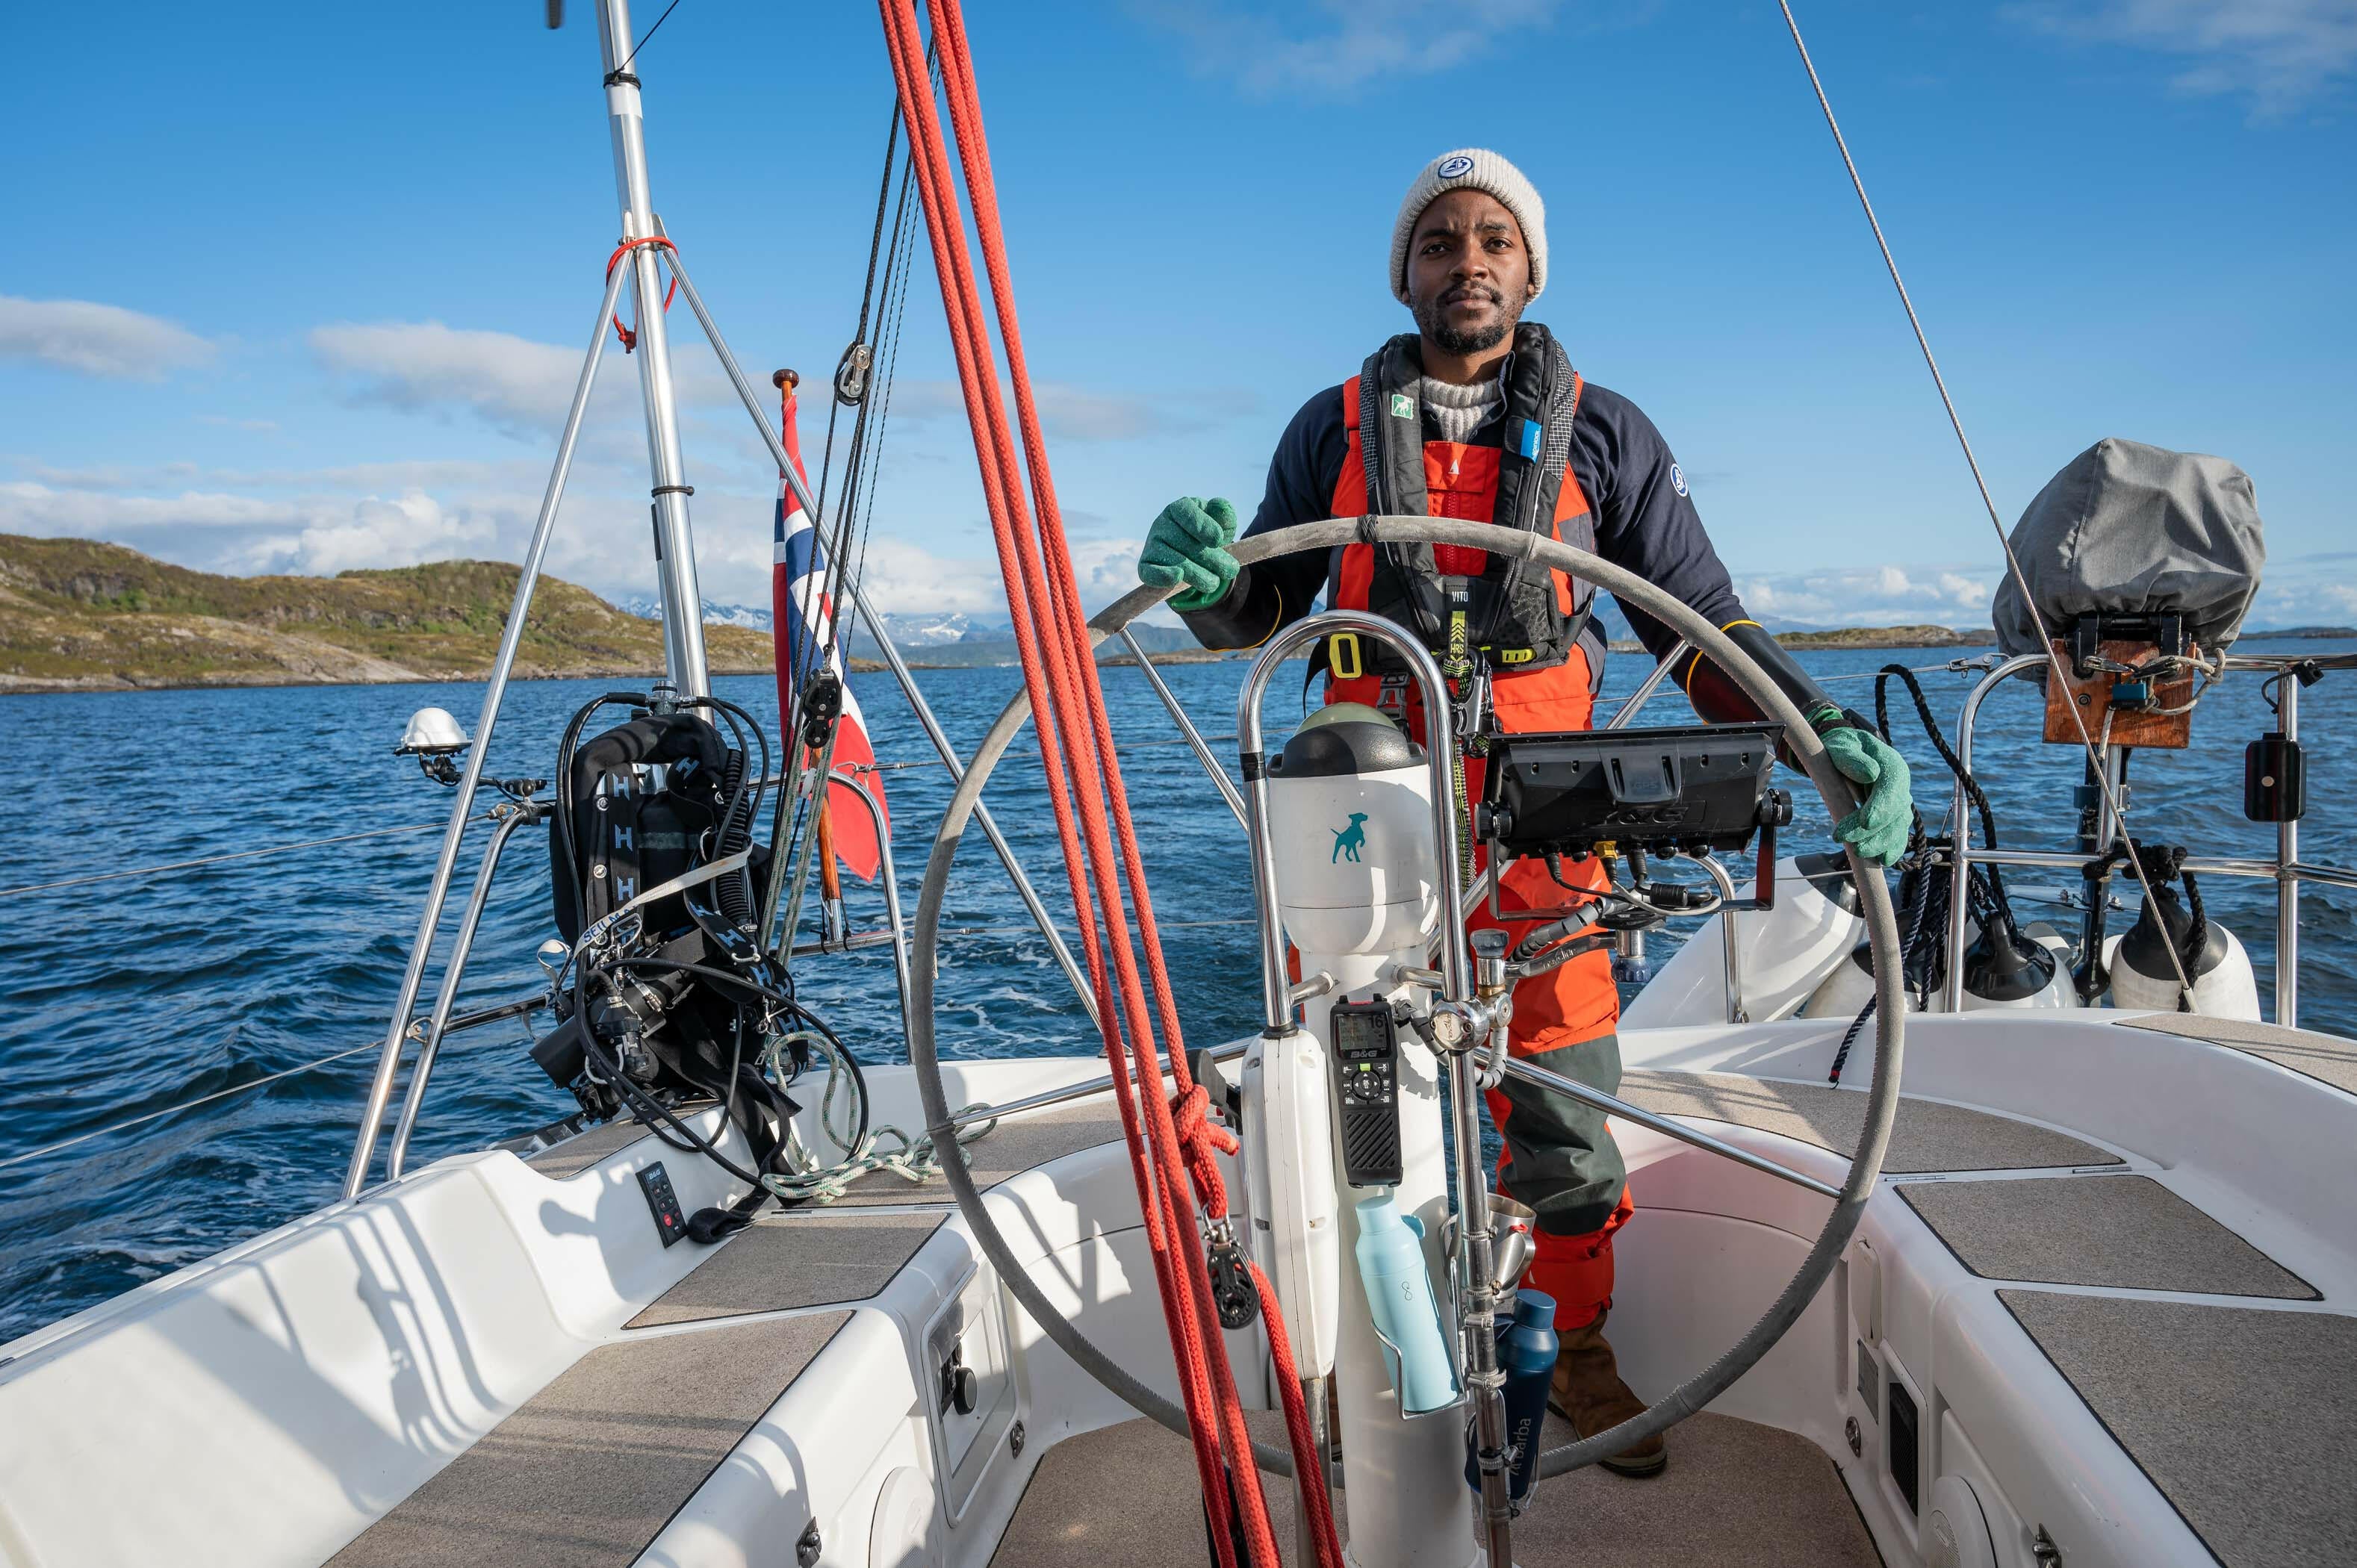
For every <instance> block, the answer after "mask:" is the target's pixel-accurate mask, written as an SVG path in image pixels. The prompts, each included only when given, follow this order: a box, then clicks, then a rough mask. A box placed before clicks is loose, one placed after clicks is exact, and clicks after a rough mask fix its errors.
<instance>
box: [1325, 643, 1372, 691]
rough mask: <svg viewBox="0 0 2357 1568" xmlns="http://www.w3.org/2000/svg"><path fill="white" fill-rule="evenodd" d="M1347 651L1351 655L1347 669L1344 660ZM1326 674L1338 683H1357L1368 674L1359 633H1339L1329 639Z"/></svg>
mask: <svg viewBox="0 0 2357 1568" xmlns="http://www.w3.org/2000/svg"><path fill="white" fill-rule="evenodd" d="M1346 651H1347V652H1348V653H1349V655H1350V658H1349V660H1348V662H1347V667H1346V664H1345V660H1344V659H1343V654H1344V653H1345V652H1346ZM1326 672H1327V673H1328V674H1329V675H1331V676H1332V677H1333V678H1334V679H1335V680H1337V681H1356V680H1357V679H1359V677H1361V675H1363V674H1365V673H1366V665H1365V663H1364V662H1363V660H1362V659H1361V653H1360V649H1359V634H1358V633H1357V632H1355V631H1338V632H1335V633H1334V634H1333V635H1332V636H1330V637H1329V638H1327V639H1326Z"/></svg>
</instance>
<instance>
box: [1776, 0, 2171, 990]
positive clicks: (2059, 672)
mask: <svg viewBox="0 0 2357 1568" xmlns="http://www.w3.org/2000/svg"><path fill="white" fill-rule="evenodd" d="M1776 4H1777V5H1778V6H1779V7H1780V8H1781V10H1782V11H1783V13H1784V26H1785V27H1786V28H1787V29H1788V30H1790V31H1791V33H1792V47H1793V48H1795V49H1797V50H1799V51H1800V55H1801V67H1802V69H1803V70H1806V71H1807V72H1808V73H1809V85H1810V87H1812V88H1813V89H1814V90H1815V91H1816V95H1817V107H1818V108H1820V109H1822V110H1824V115H1825V127H1826V129H1828V130H1830V131H1832V132H1833V134H1834V145H1835V147H1837V148H1839V149H1840V151H1841V159H1842V166H1843V167H1844V168H1846V169H1847V170H1848V171H1849V183H1850V187H1851V188H1852V189H1854V190H1856V191H1857V204H1858V206H1859V207H1860V208H1862V209H1865V212H1866V222H1867V227H1868V228H1869V229H1872V230H1873V231H1874V242H1875V245H1876V246H1877V247H1878V249H1879V250H1880V251H1881V252H1882V264H1883V266H1884V267H1885V268H1887V269H1888V270H1889V273H1890V284H1891V286H1892V287H1893V288H1895V289H1897V290H1898V291H1899V303H1900V306H1903V307H1904V308H1905V310H1906V312H1907V324H1908V325H1909V326H1910V327H1911V328H1914V330H1915V346H1916V347H1917V348H1918V349H1921V350H1922V352H1923V363H1924V365H1925V366H1926V367H1927V368H1928V369H1929V370H1930V371H1931V372H1932V385H1933V386H1934V387H1936V388H1938V389H1939V392H1940V405H1941V406H1942V407H1943V408H1944V409H1946V410H1947V411H1948V424H1949V426H1950V427H1951V428H1952V429H1953V430H1954V431H1955V433H1956V445H1957V446H1961V447H1962V448H1964V464H1965V466H1966V467H1969V468H1971V469H1972V471H1973V483H1974V484H1975V486H1976V487H1978V488H1979V490H1980V493H1981V505H1982V506H1983V507H1984V508H1985V509H1986V510H1987V512H1988V520H1989V526H1990V527H1991V528H1993V529H1995V530H1996V542H1997V547H1998V548H1999V549H2001V550H2003V551H2004V552H2005V566H2006V572H2007V575H2009V576H2011V577H2012V579H2013V585H2014V590H2015V591H2016V592H2017V593H2018V594H2020V596H2021V602H2022V605H2023V607H2026V608H2027V609H2028V610H2029V619H2030V624H2031V625H2032V626H2033V627H2034V628H2036V629H2037V632H2038V644H2039V647H2040V649H2041V650H2044V652H2045V655H2046V662H2047V666H2048V670H2049V671H2050V679H2052V680H2055V681H2067V680H2068V676H2067V675H2066V673H2065V672H2064V671H2063V668H2062V656H2061V654H2059V653H2057V652H2056V651H2055V650H2054V639H2053V637H2052V635H2051V634H2050V632H2049V631H2048V629H2047V626H2046V617H2045V616H2044V615H2043V614H2042V613H2041V612H2040V610H2039V608H2038V601H2037V600H2036V599H2035V598H2033V597H2032V596H2030V592H2029V576H2028V575H2026V574H2025V573H2024V572H2023V571H2022V569H2021V561H2020V558H2019V557H2018V556H2016V555H2015V554H2014V553H2013V541H2012V540H2010V539H2008V538H2007V537H2006V532H2005V520H2004V519H2003V518H2001V517H1999V516H1998V515H1997V510H1996V499H1995V498H1993V497H1992V496H1991V495H1990V494H1989V488H1988V480H1987V479H1986V478H1985V477H1983V475H1982V473H1981V465H1980V459H1979V458H1977V457H1975V456H1974V455H1973V444H1972V442H1971V440H1970V439H1968V438H1967V437H1966V436H1965V435H1964V420H1963V418H1962V417H1961V416H1959V415H1958V414H1957V413H1956V403H1955V399H1953V398H1952V397H1950V396H1949V395H1948V382H1947V378H1945V377H1944V376H1943V375H1941V374H1940V361H1939V360H1936V359H1934V358H1933V357H1932V340H1931V339H1930V338H1927V337H1925V336H1924V333H1923V322H1922V318H1921V317H1919V316H1917V315H1916V314H1915V301H1914V300H1913V299H1912V298H1911V297H1910V296H1909V295H1908V293H1907V281H1906V279H1904V278H1902V277H1900V275H1899V261H1898V258H1897V257H1895V256H1893V255H1892V254H1891V253H1890V242H1889V240H1887V239H1885V238H1884V237H1883V233H1882V221H1881V220H1880V219H1878V218H1877V217H1876V216H1875V215H1874V203H1873V202H1872V201H1871V200H1869V199H1867V194H1866V180H1865V178H1864V177H1861V176H1860V175H1859V174H1858V172H1857V159H1856V158H1853V157H1852V156H1850V151H1849V139H1848V138H1847V137H1846V136H1844V135H1843V134H1842V128H1841V123H1840V122H1839V121H1838V120H1836V119H1835V118H1834V106H1833V101H1832V100H1831V99H1829V98H1827V97H1826V96H1825V84H1824V81H1821V80H1819V79H1818V76H1817V66H1816V62H1815V61H1814V60H1813V59H1810V58H1809V46H1808V44H1807V43H1806V42H1805V41H1804V40H1803V38H1802V37H1801V23H1800V20H1799V18H1797V17H1796V16H1793V15H1792V0H1776ZM2062 707H2063V712H2065V713H2067V714H2070V715H2071V724H2072V727H2073V728H2074V729H2076V730H2077V731H2078V732H2079V745H2080V746H2081V748H2082V749H2083V750H2084V751H2085V752H2086V754H2087V771H2088V776H2089V778H2090V779H2093V782H2094V784H2095V787H2096V788H2097V789H2100V790H2102V791H2103V796H2104V805H2105V806H2107V807H2108V808H2109V809H2110V811H2111V813H2112V820H2113V821H2114V822H2116V823H2117V824H2118V825H2119V832H2120V836H2121V837H2122V838H2125V839H2128V840H2129V841H2130V842H2131V843H2133V842H2134V835H2133V834H2132V833H2131V832H2129V830H2128V811H2127V802H2126V801H2125V800H2122V799H2121V798H2120V791H2118V790H2116V789H2113V788H2112V781H2111V778H2110V776H2109V773H2108V772H2107V770H2106V769H2105V768H2104V758H2103V752H2104V750H2105V749H2108V740H2109V736H2108V721H2107V733H2106V746H2104V747H2098V746H2096V744H2095V739H2094V737H2093V736H2091V735H2089V734H2088V733H2087V720H2086V715H2085V714H2082V713H2080V711H2079V709H2078V707H2077V705H2076V704H2075V703H2064V704H2063V705H2062ZM2128 864H2129V865H2130V866H2131V867H2133V868H2134V870H2135V872H2136V881H2137V882H2138V883H2139V884H2141V885H2142V886H2143V888H2144V894H2145V897H2147V898H2150V897H2152V896H2153V892H2152V879H2151V877H2150V876H2149V875H2147V873H2146V871H2145V867H2144V863H2143V862H2142V861H2141V860H2140V859H2135V858H2131V859H2130V861H2129V863H2128ZM2169 964H2170V966H2171V967H2172V968H2174V969H2175V970H2176V971H2177V983H2178V985H2179V987H2180V988H2181V989H2182V990H2183V991H2184V992H2186V993H2191V991H2192V989H2193V982H2192V980H2191V979H2190V977H2189V976H2188V975H2187V974H2186V972H2185V965H2184V964H2183V963H2182V962H2181V961H2179V959H2178V956H2177V954H2176V953H2174V952H2171V953H2170V954H2169Z"/></svg>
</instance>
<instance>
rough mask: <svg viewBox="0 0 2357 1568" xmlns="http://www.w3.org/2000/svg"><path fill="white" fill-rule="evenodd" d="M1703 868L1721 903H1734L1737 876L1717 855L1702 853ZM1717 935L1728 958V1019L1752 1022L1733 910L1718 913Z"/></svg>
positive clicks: (1736, 1021)
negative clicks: (1713, 884) (1714, 885)
mask: <svg viewBox="0 0 2357 1568" xmlns="http://www.w3.org/2000/svg"><path fill="white" fill-rule="evenodd" d="M1702 868H1703V869H1704V870H1705V871H1706V872H1708V873H1710V879H1711V880H1712V881H1713V882H1716V883H1717V884H1718V897H1719V900H1720V902H1722V903H1725V904H1732V903H1734V902H1735V877H1734V875H1732V874H1731V873H1729V872H1728V870H1727V867H1725V866H1723V865H1719V864H1718V857H1717V855H1710V854H1706V855H1704V856H1702ZM1718 937H1719V947H1720V949H1721V950H1723V952H1724V954H1725V956H1726V959H1727V1022H1728V1023H1730V1024H1749V1022H1751V1013H1750V1010H1749V1009H1748V1008H1746V1007H1745V1006H1744V1005H1743V950H1742V948H1741V946H1740V945H1739V944H1738V941H1737V940H1736V935H1735V911H1734V910H1732V909H1721V910H1720V911H1719V912H1718Z"/></svg>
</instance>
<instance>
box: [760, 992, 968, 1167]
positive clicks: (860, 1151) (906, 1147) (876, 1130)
mask: <svg viewBox="0 0 2357 1568" xmlns="http://www.w3.org/2000/svg"><path fill="white" fill-rule="evenodd" d="M797 1045H800V1046H803V1047H813V1048H815V1049H816V1051H817V1052H818V1054H819V1055H821V1056H823V1057H824V1058H826V1061H827V1072H826V1090H825V1092H824V1093H823V1094H822V1095H821V1096H820V1098H819V1108H818V1124H819V1131H820V1132H821V1133H823V1134H825V1137H826V1140H827V1142H828V1143H831V1144H834V1147H835V1152H836V1153H837V1154H839V1155H842V1158H840V1159H839V1160H837V1161H836V1162H835V1163H834V1164H833V1165H820V1164H819V1163H818V1161H819V1160H820V1158H821V1157H822V1156H821V1155H819V1154H818V1153H817V1152H816V1151H815V1150H813V1149H812V1148H811V1147H810V1146H809V1145H808V1144H804V1143H803V1142H802V1131H801V1129H800V1128H799V1127H796V1126H794V1125H793V1124H791V1122H790V1123H788V1125H787V1128H786V1159H787V1161H788V1163H790V1164H791V1165H795V1166H797V1167H799V1168H797V1169H796V1171H795V1172H794V1174H793V1175H791V1176H763V1177H762V1178H761V1185H762V1186H763V1187H766V1188H767V1189H769V1191H770V1193H772V1194H774V1195H775V1196H776V1197H780V1198H781V1199H784V1200H785V1201H787V1202H790V1203H816V1204H822V1205H823V1204H829V1203H833V1202H834V1201H835V1200H836V1199H837V1198H840V1197H843V1195H844V1194H845V1193H846V1192H848V1191H849V1190H850V1189H851V1186H852V1184H853V1183H854V1182H856V1181H857V1180H858V1179H859V1178H860V1177H861V1176H866V1175H868V1174H870V1173H871V1172H875V1171H885V1172H888V1173H889V1174H891V1175H893V1176H899V1178H900V1179H901V1180H902V1181H905V1182H908V1183H909V1184H910V1185H911V1186H922V1185H923V1184H924V1183H926V1182H928V1181H931V1179H932V1177H933V1174H934V1173H935V1172H936V1171H938V1170H940V1169H941V1155H940V1153H939V1151H937V1150H936V1149H935V1148H934V1146H933V1141H932V1139H931V1136H929V1135H920V1136H917V1137H914V1138H912V1137H910V1136H909V1134H908V1133H905V1132H903V1131H902V1130H901V1129H899V1128H898V1127H894V1126H891V1125H889V1124H887V1125H885V1126H881V1127H871V1128H869V1129H868V1130H867V1132H866V1133H864V1134H862V1135H860V1136H859V1137H857V1138H856V1139H855V1138H854V1137H853V1136H852V1135H851V1133H850V1131H849V1125H850V1124H849V1123H848V1122H842V1123H838V1122H837V1119H836V1108H837V1104H838V1097H839V1096H840V1094H841V1091H842V1089H843V1086H844V1085H845V1084H847V1083H850V1082H851V1081H853V1080H852V1077H851V1072H850V1069H849V1066H848V1064H847V1063H846V1062H845V1060H844V1058H843V1056H842V1053H841V1052H840V1050H839V1049H838V1048H837V1047H836V1046H835V1044H834V1041H832V1040H830V1039H828V1038H827V1037H826V1036H824V1035H822V1034H819V1033H818V1032H817V1031H815V1030H811V1029H797V1030H793V1031H791V1032H790V1033H788V1034H783V1035H780V1036H777V1037H776V1038H775V1039H773V1040H771V1041H770V1043H769V1044H768V1045H767V1046H766V1047H763V1048H762V1058H763V1066H764V1067H765V1068H766V1069H768V1070H769V1072H770V1075H771V1077H772V1078H773V1079H776V1080H777V1081H780V1082H783V1081H785V1080H786V1075H785V1073H784V1072H783V1070H782V1069H781V1066H780V1061H781V1058H783V1057H784V1056H785V1055H786V1054H787V1053H788V1052H789V1051H791V1049H792V1048H793V1047H795V1046H797ZM986 1109H987V1107H986V1106H985V1105H984V1104H983V1103H982V1102H981V1101H976V1102H974V1104H971V1105H968V1106H966V1107H964V1108H963V1109H962V1110H961V1111H959V1112H958V1115H960V1116H968V1115H971V1114H973V1113H974V1112H977V1111H982V1110H986ZM838 1125H840V1126H841V1127H842V1129H843V1130H842V1131H838V1130H837V1128H838ZM997 1125H998V1119H997V1118H996V1117H995V1116H994V1117H992V1118H990V1119H989V1120H988V1121H984V1122H974V1123H972V1124H971V1125H969V1126H967V1127H965V1128H962V1129H961V1130H960V1131H959V1133H958V1135H957V1141H958V1142H959V1143H960V1144H971V1143H973V1142H974V1140H975V1139H977V1138H980V1137H983V1136H984V1135H985V1134H986V1133H989V1132H990V1131H991V1130H992V1129H993V1128H995V1127H996V1126H997Z"/></svg>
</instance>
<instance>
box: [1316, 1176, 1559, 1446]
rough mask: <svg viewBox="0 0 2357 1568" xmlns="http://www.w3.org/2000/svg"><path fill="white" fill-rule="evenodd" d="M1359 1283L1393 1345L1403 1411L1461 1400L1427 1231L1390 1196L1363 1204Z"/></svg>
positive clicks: (1391, 1358) (1388, 1359)
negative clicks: (1429, 1262)
mask: <svg viewBox="0 0 2357 1568" xmlns="http://www.w3.org/2000/svg"><path fill="white" fill-rule="evenodd" d="M1358 1253H1359V1278H1360V1280H1361V1282H1362V1283H1364V1284H1365V1285H1366V1288H1367V1310H1368V1312H1369V1314H1370V1316H1372V1317H1373V1319H1374V1323H1375V1331H1376V1332H1377V1333H1379V1334H1381V1335H1382V1336H1383V1338H1384V1339H1385V1340H1387V1341H1389V1348H1388V1349H1386V1351H1385V1352H1384V1356H1383V1359H1384V1361H1385V1363H1386V1364H1387V1365H1388V1367H1389V1369H1390V1370H1391V1374H1392V1390H1393V1391H1394V1392H1395V1393H1397V1394H1398V1395H1399V1402H1400V1409H1402V1410H1403V1411H1405V1412H1407V1413H1408V1414H1410V1415H1421V1414H1423V1413H1424V1412H1426V1411H1430V1410H1438V1409H1439V1408H1440V1407H1441V1406H1443V1405H1445V1404H1448V1403H1449V1402H1451V1401H1453V1400H1455V1399H1456V1398H1457V1394H1458V1387H1457V1369H1456V1367H1455V1366H1454V1365H1453V1364H1452V1363H1451V1362H1450V1360H1449V1357H1448V1341H1447V1340H1445V1339H1443V1338H1442V1337H1441V1333H1440V1309H1439V1307H1438V1306H1437V1305H1436V1304H1435V1302H1434V1300H1433V1294H1432V1275H1431V1273H1429V1272H1428V1271H1427V1270H1426V1268H1425V1266H1424V1226H1423V1225H1422V1224H1421V1223H1420V1222H1419V1221H1418V1220H1417V1219H1416V1218H1415V1216H1414V1215H1413V1214H1409V1215H1403V1214H1401V1213H1400V1211H1399V1206H1398V1205H1397V1204H1395V1203H1394V1202H1393V1201H1392V1195H1391V1194H1390V1193H1388V1192H1386V1193H1383V1194H1381V1195H1379V1196H1377V1197H1367V1198H1361V1199H1360V1200H1359V1246H1358ZM1543 1408H1544V1407H1543Z"/></svg>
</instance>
